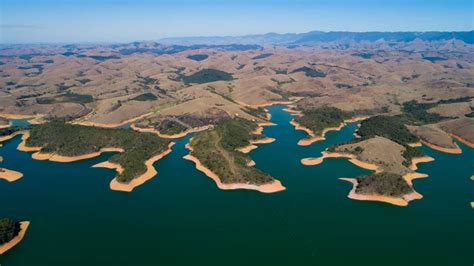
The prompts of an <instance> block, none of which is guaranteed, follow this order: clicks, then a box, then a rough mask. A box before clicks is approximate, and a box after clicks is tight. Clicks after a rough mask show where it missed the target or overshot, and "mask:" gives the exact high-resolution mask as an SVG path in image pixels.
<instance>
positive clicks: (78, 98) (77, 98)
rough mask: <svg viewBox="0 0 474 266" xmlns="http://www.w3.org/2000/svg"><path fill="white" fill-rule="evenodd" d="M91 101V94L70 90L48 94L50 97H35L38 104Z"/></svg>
mask: <svg viewBox="0 0 474 266" xmlns="http://www.w3.org/2000/svg"><path fill="white" fill-rule="evenodd" d="M92 101H93V98H92V96H91V95H87V94H77V93H72V92H66V93H65V94H61V95H57V96H50V97H41V98H36V102H37V103H38V104H53V103H67V102H69V103H80V104H84V103H90V102H92Z"/></svg>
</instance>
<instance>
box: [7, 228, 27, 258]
mask: <svg viewBox="0 0 474 266" xmlns="http://www.w3.org/2000/svg"><path fill="white" fill-rule="evenodd" d="M29 225H30V222H28V221H23V222H20V232H18V235H17V236H15V237H14V238H13V239H12V240H10V241H8V242H7V243H4V244H3V245H0V255H2V254H4V253H5V252H7V251H8V250H9V249H11V248H13V247H14V246H16V245H17V244H18V243H20V242H21V240H23V237H24V236H25V234H26V230H27V229H28V226H29Z"/></svg>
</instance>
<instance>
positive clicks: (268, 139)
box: [237, 138, 276, 153]
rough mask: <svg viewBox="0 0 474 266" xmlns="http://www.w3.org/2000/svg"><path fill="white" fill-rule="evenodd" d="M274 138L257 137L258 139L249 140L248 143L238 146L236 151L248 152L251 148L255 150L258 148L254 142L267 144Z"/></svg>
mask: <svg viewBox="0 0 474 266" xmlns="http://www.w3.org/2000/svg"><path fill="white" fill-rule="evenodd" d="M275 140H276V139H274V138H263V139H258V140H251V141H250V144H249V145H247V146H244V147H242V148H238V149H237V151H240V152H241V153H249V152H251V151H252V150H255V149H256V148H258V146H257V145H255V144H268V143H272V142H274V141H275Z"/></svg>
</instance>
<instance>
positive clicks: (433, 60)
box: [422, 55, 448, 63]
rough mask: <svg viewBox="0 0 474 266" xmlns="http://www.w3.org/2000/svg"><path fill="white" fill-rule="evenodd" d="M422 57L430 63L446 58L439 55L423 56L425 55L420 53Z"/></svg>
mask: <svg viewBox="0 0 474 266" xmlns="http://www.w3.org/2000/svg"><path fill="white" fill-rule="evenodd" d="M422 58H423V59H425V60H428V61H430V62H431V63H436V62H439V61H446V60H448V59H446V58H443V57H439V56H425V55H422Z"/></svg>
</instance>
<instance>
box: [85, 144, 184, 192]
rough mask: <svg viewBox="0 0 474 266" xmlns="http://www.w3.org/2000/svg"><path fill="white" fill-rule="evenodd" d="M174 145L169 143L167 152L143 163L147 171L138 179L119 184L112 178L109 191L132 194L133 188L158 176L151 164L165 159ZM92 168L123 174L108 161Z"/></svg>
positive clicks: (120, 167)
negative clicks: (106, 169)
mask: <svg viewBox="0 0 474 266" xmlns="http://www.w3.org/2000/svg"><path fill="white" fill-rule="evenodd" d="M174 144H175V143H174V142H170V144H169V145H168V149H167V150H165V151H164V152H162V153H160V154H158V155H155V156H153V157H151V158H150V159H148V160H146V161H145V166H146V169H147V170H146V172H145V173H143V174H141V175H139V176H138V177H135V178H133V179H132V180H130V182H128V183H121V182H119V181H118V180H117V177H114V178H113V179H112V181H110V184H109V187H110V189H111V190H115V191H122V192H132V191H133V189H134V188H136V187H138V186H140V185H142V184H144V183H145V182H146V181H148V180H150V179H152V178H153V177H155V176H156V175H157V174H158V171H157V170H156V169H155V167H153V164H154V163H155V162H157V161H159V160H160V159H162V158H163V157H165V156H166V155H168V154H169V153H171V152H172V149H171V147H173V145H174ZM92 167H103V168H109V169H114V170H115V171H117V173H119V174H121V173H123V170H124V169H123V167H122V166H121V165H119V164H116V163H111V162H109V161H105V162H102V163H98V164H95V165H93V166H92Z"/></svg>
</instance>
